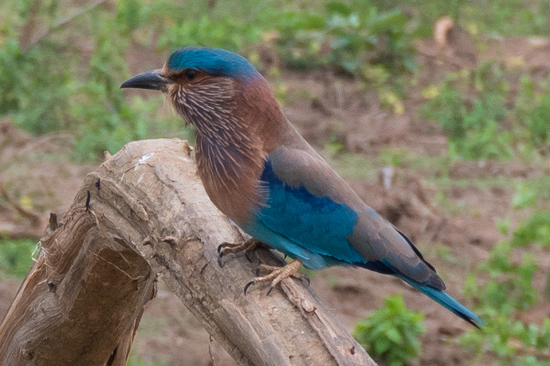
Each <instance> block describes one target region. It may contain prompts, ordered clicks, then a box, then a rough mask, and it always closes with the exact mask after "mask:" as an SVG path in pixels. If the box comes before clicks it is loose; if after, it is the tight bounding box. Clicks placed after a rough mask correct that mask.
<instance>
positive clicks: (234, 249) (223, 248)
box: [218, 238, 263, 267]
mask: <svg viewBox="0 0 550 366" xmlns="http://www.w3.org/2000/svg"><path fill="white" fill-rule="evenodd" d="M262 244H263V243H262V242H261V241H259V240H258V239H254V238H250V239H248V240H245V241H243V242H240V243H227V242H223V243H221V244H220V245H218V265H219V266H220V267H223V265H222V257H223V256H224V255H226V254H229V253H239V252H244V254H245V256H246V258H247V259H248V260H250V258H249V257H248V253H250V252H251V251H253V250H254V249H256V248H257V247H259V246H260V245H262Z"/></svg>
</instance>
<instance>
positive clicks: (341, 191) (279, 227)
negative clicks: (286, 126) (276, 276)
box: [257, 147, 444, 289]
mask: <svg viewBox="0 0 550 366" xmlns="http://www.w3.org/2000/svg"><path fill="white" fill-rule="evenodd" d="M261 180H262V181H263V184H264V188H265V189H266V190H267V191H268V192H267V193H268V195H267V196H268V200H267V202H266V203H265V205H264V206H263V207H262V208H261V210H260V211H259V213H258V214H257V219H258V220H259V221H261V223H262V224H263V225H264V226H265V227H267V228H269V230H272V231H273V232H275V233H277V234H278V235H282V236H284V237H286V238H288V239H289V240H290V241H292V242H293V243H296V244H297V245H299V246H301V247H303V248H305V249H307V250H308V251H309V252H312V253H315V254H317V255H322V256H326V257H331V258H334V259H336V260H338V261H342V262H346V263H349V264H353V265H358V266H362V267H365V268H368V269H371V270H375V271H378V272H382V273H386V274H394V275H397V276H399V277H403V278H405V279H408V280H410V281H413V282H415V283H418V284H421V285H428V286H431V287H434V288H436V289H444V284H443V281H442V280H441V279H440V278H439V276H438V275H437V274H436V273H435V270H434V268H433V267H432V266H431V265H430V264H429V263H427V262H426V261H425V260H424V259H423V258H422V255H421V254H420V252H419V251H418V250H417V249H416V248H415V247H414V245H413V244H412V243H411V242H410V240H409V239H408V238H407V237H405V236H404V235H403V234H402V233H400V232H399V231H398V230H397V229H395V227H394V226H393V225H392V224H390V223H389V222H388V221H386V220H385V219H383V218H382V217H381V216H379V215H378V214H377V213H376V212H375V211H374V210H373V209H372V208H370V207H369V206H367V205H366V204H365V203H364V202H363V201H362V200H361V199H360V198H359V196H357V194H356V193H355V192H354V191H353V190H352V189H351V188H350V187H349V186H348V184H347V183H346V182H345V181H344V180H343V179H342V178H341V177H340V176H339V175H338V174H337V173H336V172H334V170H332V168H330V166H329V165H328V164H327V163H326V162H325V161H324V160H323V159H322V158H321V157H320V156H318V155H317V154H316V153H315V152H312V151H310V150H301V149H298V148H286V147H282V148H279V149H278V150H276V151H274V152H272V153H271V154H270V155H269V156H268V160H267V162H266V164H265V169H264V172H263V174H262V176H261Z"/></svg>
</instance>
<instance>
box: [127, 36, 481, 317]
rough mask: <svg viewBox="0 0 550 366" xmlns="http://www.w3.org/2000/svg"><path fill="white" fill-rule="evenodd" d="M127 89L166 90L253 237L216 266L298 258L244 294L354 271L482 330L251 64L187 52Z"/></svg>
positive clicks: (201, 163) (210, 176)
mask: <svg viewBox="0 0 550 366" xmlns="http://www.w3.org/2000/svg"><path fill="white" fill-rule="evenodd" d="M121 87H122V88H139V89H153V90H160V91H162V92H163V93H165V94H166V95H167V97H168V100H169V101H170V102H171V104H172V106H173V108H174V109H175V111H176V112H177V113H178V114H179V115H180V116H181V117H182V118H183V119H184V120H185V122H186V124H192V125H193V126H194V127H195V137H196V146H195V159H196V163H197V171H198V174H199V176H200V179H201V180H202V182H203V185H204V188H205V190H206V193H207V194H208V196H209V197H210V199H211V200H212V202H213V203H214V204H215V205H216V206H217V207H218V208H219V209H220V210H221V211H222V212H223V213H224V214H225V215H227V216H228V217H229V218H230V219H231V220H232V221H233V222H235V223H236V224H237V225H238V226H239V227H240V228H241V229H242V230H243V231H245V232H246V233H248V234H249V235H250V236H251V237H252V238H253V239H251V240H248V241H246V242H244V243H239V244H229V243H223V244H222V245H220V248H218V249H219V251H220V258H221V256H222V255H223V254H224V253H235V252H237V251H240V250H250V248H252V247H254V246H255V245H257V244H258V243H265V244H267V245H268V246H270V247H271V248H274V249H276V250H278V251H280V252H282V253H284V254H285V255H287V256H289V257H290V258H292V259H293V261H292V262H290V263H289V264H287V265H286V266H284V267H281V268H278V269H276V270H274V271H273V272H272V273H270V274H268V275H266V276H264V277H257V278H255V279H253V280H252V281H251V282H249V284H248V285H247V286H246V288H248V286H249V285H250V284H253V283H258V282H264V281H271V289H272V288H273V286H275V285H276V284H277V283H279V282H280V281H281V280H282V279H284V278H286V277H288V276H294V275H296V274H297V270H298V269H299V268H300V267H301V266H302V265H304V266H305V267H307V268H310V269H314V270H316V269H321V268H324V267H328V266H334V265H341V266H357V267H362V268H366V269H369V270H372V271H376V272H379V273H382V274H386V275H392V276H395V277H398V278H400V279H402V280H403V281H405V282H406V283H408V284H409V285H411V286H413V287H414V288H416V289H418V290H420V291H421V292H423V293H424V294H426V295H427V296H429V297H430V298H432V299H433V300H435V301H436V302H438V303H439V304H441V305H443V306H444V307H445V308H447V309H449V310H450V311H452V312H453V313H454V314H456V315H458V316H459V317H461V318H462V319H464V320H466V321H467V322H469V323H471V324H472V325H474V326H476V327H478V326H479V324H484V323H483V321H482V320H481V319H480V318H479V317H477V316H476V315H475V314H474V313H472V312H471V311H470V310H468V309H467V308H466V307H464V306H463V305H461V304H460V303H459V302H458V301H456V300H455V299H454V298H452V297H451V296H450V295H448V294H447V293H446V292H445V284H444V283H443V280H442V279H441V278H440V277H439V276H438V274H437V273H436V271H435V269H434V267H433V266H432V265H431V264H430V263H428V262H427V261H426V260H425V259H424V257H423V256H422V254H421V253H420V251H419V250H418V249H417V248H416V247H415V246H414V244H413V243H412V242H411V241H410V240H409V239H408V238H407V237H406V236H405V235H404V234H403V233H402V232H400V231H399V230H398V229H397V228H396V227H395V226H393V225H392V224H391V223H389V222H388V221H386V220H385V219H384V218H382V217H381V216H380V215H379V214H377V213H376V212H375V211H374V210H373V209H372V208H370V207H369V206H368V205H367V204H366V203H365V202H363V200H362V199H361V198H359V196H358V195H357V194H356V193H355V192H354V191H353V190H352V189H351V188H350V187H349V186H348V184H347V183H346V182H345V181H344V180H343V179H342V178H341V177H340V176H339V175H338V174H337V173H336V172H335V171H334V170H333V169H332V168H331V167H330V166H329V165H328V163H327V162H326V161H325V160H324V159H323V158H322V157H321V156H320V155H319V154H318V153H317V152H316V151H315V150H314V149H313V148H312V147H311V146H310V145H309V144H308V143H307V142H306V141H305V140H304V138H303V137H302V136H301V135H300V134H299V133H298V132H297V131H296V130H295V129H294V127H293V126H292V125H291V124H290V122H289V121H288V119H287V118H286V116H285V114H284V113H283V111H282V109H281V107H280V106H279V104H278V102H277V100H276V99H275V97H274V95H273V92H272V91H271V89H270V87H269V85H268V82H267V81H266V80H265V79H264V78H263V77H262V75H260V73H259V72H258V71H257V70H256V69H255V68H254V66H253V65H252V64H251V63H250V62H249V61H248V60H247V59H246V58H244V57H242V56H240V55H238V54H236V53H233V52H230V51H226V50H223V49H217V48H203V47H185V48H181V49H178V50H176V51H175V52H174V53H172V55H170V57H169V58H168V61H167V62H166V64H165V65H164V67H163V68H162V69H158V70H154V71H150V72H145V73H142V74H139V75H137V76H134V77H132V78H130V79H129V80H127V81H125V82H124V83H123V84H122V85H121ZM246 288H245V293H246Z"/></svg>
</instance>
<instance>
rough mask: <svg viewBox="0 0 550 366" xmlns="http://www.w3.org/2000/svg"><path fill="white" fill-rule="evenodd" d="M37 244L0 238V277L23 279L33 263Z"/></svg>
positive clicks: (25, 240) (30, 241) (29, 241)
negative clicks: (8, 276)
mask: <svg viewBox="0 0 550 366" xmlns="http://www.w3.org/2000/svg"><path fill="white" fill-rule="evenodd" d="M36 248H37V243H36V242H35V241H32V240H27V239H24V240H10V239H7V238H0V275H1V274H3V275H10V276H16V277H24V276H25V275H26V274H27V272H28V271H29V268H31V265H32V263H33V260H32V254H33V252H34V251H35V250H36Z"/></svg>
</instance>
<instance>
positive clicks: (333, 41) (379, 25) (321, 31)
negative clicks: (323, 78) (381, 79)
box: [269, 1, 416, 76]
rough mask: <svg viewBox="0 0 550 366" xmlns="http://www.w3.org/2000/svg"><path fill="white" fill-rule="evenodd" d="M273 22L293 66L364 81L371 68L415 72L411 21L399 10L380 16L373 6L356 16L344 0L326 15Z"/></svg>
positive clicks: (303, 14)
mask: <svg viewBox="0 0 550 366" xmlns="http://www.w3.org/2000/svg"><path fill="white" fill-rule="evenodd" d="M271 16H272V17H273V16H274V17H276V19H277V20H274V19H275V18H271V20H270V21H269V22H270V23H272V24H273V25H274V28H275V30H277V31H278V32H279V34H280V37H279V39H278V51H279V54H280V55H281V56H282V57H283V59H284V60H286V61H287V63H288V64H289V65H290V66H294V67H300V68H303V67H311V66H327V65H328V66H334V67H337V68H339V69H340V70H343V71H346V72H348V73H350V74H352V75H355V76H363V75H364V72H365V70H366V71H367V72H368V67H369V66H367V65H369V64H371V65H383V66H384V67H385V68H386V69H387V70H391V71H392V72H395V71H411V72H413V71H415V70H416V63H415V61H414V57H413V46H412V42H411V38H410V32H409V31H408V30H407V27H406V26H407V25H408V23H409V22H408V19H407V17H406V16H405V15H404V14H403V13H402V12H401V11H399V10H397V9H393V10H391V11H384V12H380V11H378V9H377V8H376V7H374V6H369V7H368V8H366V9H365V8H364V7H363V9H362V11H360V12H357V11H354V8H353V7H351V6H349V5H347V4H346V3H344V2H341V1H331V2H328V3H327V5H326V8H325V10H324V12H323V11H320V10H313V9H312V10H310V11H288V12H283V13H279V14H272V15H271Z"/></svg>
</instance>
